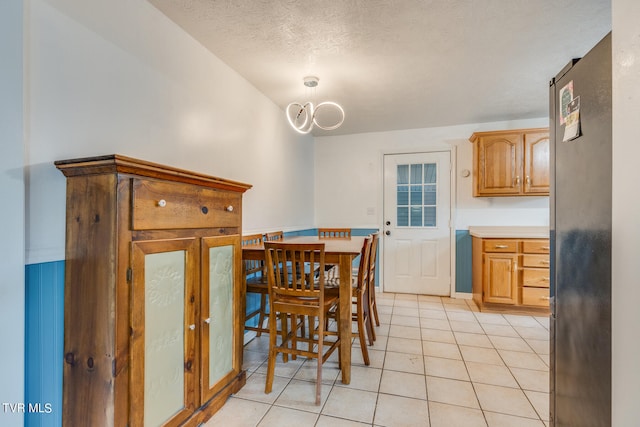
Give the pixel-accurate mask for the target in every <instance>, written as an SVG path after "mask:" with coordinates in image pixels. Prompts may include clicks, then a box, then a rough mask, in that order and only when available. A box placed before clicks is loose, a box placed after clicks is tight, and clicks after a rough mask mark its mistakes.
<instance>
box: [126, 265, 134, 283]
mask: <svg viewBox="0 0 640 427" xmlns="http://www.w3.org/2000/svg"><path fill="white" fill-rule="evenodd" d="M132 280H133V270H132V269H130V268H127V283H131V281H132Z"/></svg>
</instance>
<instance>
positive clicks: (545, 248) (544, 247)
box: [540, 246, 551, 251]
mask: <svg viewBox="0 0 640 427" xmlns="http://www.w3.org/2000/svg"><path fill="white" fill-rule="evenodd" d="M540 249H542V250H543V251H548V250H549V249H551V248H550V247H549V246H542V247H540Z"/></svg>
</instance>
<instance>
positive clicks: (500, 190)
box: [477, 134, 522, 195]
mask: <svg viewBox="0 0 640 427" xmlns="http://www.w3.org/2000/svg"><path fill="white" fill-rule="evenodd" d="M521 150H522V136H521V135H519V134H506V135H496V136H485V137H482V138H480V140H479V141H478V156H479V157H478V188H477V193H478V195H492V194H496V195H499V194H502V195H504V194H519V193H520V189H521V186H522V166H521V159H522V151H521Z"/></svg>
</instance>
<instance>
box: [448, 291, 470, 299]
mask: <svg viewBox="0 0 640 427" xmlns="http://www.w3.org/2000/svg"><path fill="white" fill-rule="evenodd" d="M451 297H452V298H458V299H473V294H472V293H469V292H456V293H455V294H454V295H452V296H451Z"/></svg>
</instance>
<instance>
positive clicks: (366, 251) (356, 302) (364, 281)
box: [326, 236, 375, 365]
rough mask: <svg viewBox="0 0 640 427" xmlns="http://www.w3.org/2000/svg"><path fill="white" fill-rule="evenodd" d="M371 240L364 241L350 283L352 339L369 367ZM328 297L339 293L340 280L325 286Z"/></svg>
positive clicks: (371, 334)
mask: <svg viewBox="0 0 640 427" xmlns="http://www.w3.org/2000/svg"><path fill="white" fill-rule="evenodd" d="M372 242H373V239H372V238H371V236H369V237H367V238H365V239H364V242H363V244H362V249H361V251H360V262H359V264H358V274H357V275H356V276H355V277H354V278H353V280H352V283H351V286H352V287H351V304H352V305H351V306H352V310H351V320H352V322H355V323H356V326H357V330H356V331H352V332H351V334H352V336H353V337H356V338H358V340H359V342H360V350H361V351H362V359H363V360H364V364H365V365H369V363H370V362H369V350H368V349H367V340H366V337H365V333H366V335H367V337H368V338H369V345H373V340H374V339H375V338H374V333H373V323H372V321H371V316H370V304H369V291H370V289H369V286H370V283H371V281H370V279H371V277H370V270H369V257H370V254H371V249H372V247H371V244H372ZM326 286H327V287H326V289H327V293H328V294H329V295H337V294H338V293H339V287H340V279H339V278H332V279H330V280H329V281H328V283H327V285H326ZM338 314H339V313H337V311H336V310H335V309H334V310H332V311H331V313H330V317H332V318H336V319H337V317H338Z"/></svg>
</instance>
